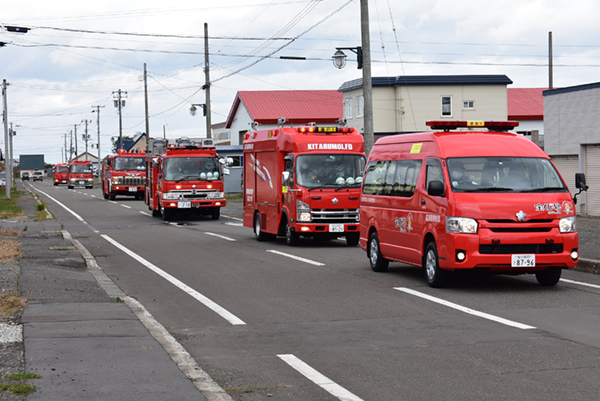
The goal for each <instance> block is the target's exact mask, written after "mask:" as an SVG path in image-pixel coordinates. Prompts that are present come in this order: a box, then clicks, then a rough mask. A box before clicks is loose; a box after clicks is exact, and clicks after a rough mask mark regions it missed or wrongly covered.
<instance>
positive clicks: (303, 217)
mask: <svg viewBox="0 0 600 401" xmlns="http://www.w3.org/2000/svg"><path fill="white" fill-rule="evenodd" d="M296 216H297V221H302V222H309V221H312V214H311V213H310V205H309V204H308V203H305V202H302V201H301V200H297V201H296Z"/></svg>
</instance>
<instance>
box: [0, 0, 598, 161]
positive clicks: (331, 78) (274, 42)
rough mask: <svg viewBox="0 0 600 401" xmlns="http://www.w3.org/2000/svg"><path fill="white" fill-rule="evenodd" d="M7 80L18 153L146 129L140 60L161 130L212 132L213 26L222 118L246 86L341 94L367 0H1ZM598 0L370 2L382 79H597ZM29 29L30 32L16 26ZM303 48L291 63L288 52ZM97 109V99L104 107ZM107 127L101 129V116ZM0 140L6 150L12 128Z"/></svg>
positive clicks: (0, 61) (106, 145)
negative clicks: (194, 109)
mask: <svg viewBox="0 0 600 401" xmlns="http://www.w3.org/2000/svg"><path fill="white" fill-rule="evenodd" d="M3 3H4V4H2V13H1V15H0V42H4V43H5V45H4V46H3V47H0V79H4V80H6V82H7V83H8V86H7V91H6V94H7V96H6V98H7V102H6V107H7V112H8V119H7V123H8V125H9V126H10V125H11V124H12V127H13V130H14V131H15V132H16V133H17V134H16V136H14V138H13V141H14V142H13V149H14V151H13V154H14V156H15V159H18V157H19V155H22V154H44V156H45V161H46V163H59V162H64V159H65V149H67V155H68V151H69V149H70V148H71V146H72V147H73V148H75V143H74V142H73V145H71V140H70V138H72V137H74V135H73V133H74V131H75V130H76V131H77V151H78V153H82V152H84V151H85V150H86V141H85V140H84V138H83V136H84V133H85V130H86V123H85V122H86V121H87V122H88V123H87V132H88V137H89V139H88V141H87V146H88V152H90V153H92V154H94V155H98V149H97V144H98V139H100V155H101V157H104V156H106V155H107V154H109V153H111V152H112V150H111V149H112V140H113V139H114V138H118V136H119V115H118V109H117V108H116V107H114V97H115V96H117V92H118V91H119V90H121V91H122V94H123V95H122V97H123V99H124V100H125V107H124V108H123V109H122V112H121V116H122V123H121V132H122V134H123V135H124V136H135V135H136V134H137V133H140V132H144V131H145V117H144V116H145V104H144V103H145V102H144V79H143V77H144V64H146V69H147V91H148V108H149V116H150V118H149V132H150V136H151V137H156V136H163V135H165V136H166V137H168V138H177V137H181V136H188V137H205V136H206V129H205V127H206V120H205V118H204V117H203V116H202V112H201V110H200V112H199V113H197V114H196V116H191V115H190V113H189V109H190V106H191V105H192V104H201V103H205V91H204V90H203V89H202V86H203V85H204V84H205V74H204V67H205V58H204V53H205V49H204V24H205V23H206V24H208V38H209V40H208V42H209V45H208V49H209V71H210V92H211V93H210V94H211V108H212V113H211V119H212V123H213V124H215V123H219V122H224V121H225V120H226V118H227V116H228V114H229V112H230V109H231V106H232V103H233V100H234V98H235V95H236V93H237V92H238V91H247V90H265V91H266V90H316V89H319V90H324V89H325V90H337V89H338V88H339V87H340V86H341V85H342V84H343V83H344V82H346V81H349V80H353V79H357V78H361V77H362V73H361V71H360V70H358V69H357V68H356V58H355V56H354V54H352V53H351V52H350V51H345V52H346V54H348V55H349V57H348V62H347V65H346V67H345V68H343V69H336V68H335V67H334V66H333V63H332V59H331V56H332V55H333V53H334V52H335V48H336V47H356V46H360V44H361V23H360V21H361V13H360V2H359V0H304V1H303V0H221V1H208V0H195V1H189V0H172V1H170V2H164V1H158V0H144V1H140V0H128V1H115V0H103V1H97V2H89V1H85V2H84V1H73V0H60V1H57V0H29V1H27V2H16V1H10V2H9V1H4V2H3ZM598 15H600V2H598V1H597V0H571V1H569V2H565V1H557V0H494V1H489V0H480V1H472V0H420V1H401V0H369V32H370V37H371V41H370V42H371V58H372V75H373V76H374V77H376V76H398V75H459V74H503V75H506V76H508V77H509V78H510V79H511V80H512V81H513V84H512V85H510V86H509V87H512V88H530V87H548V76H549V69H548V50H549V47H548V36H549V32H552V43H553V47H552V52H553V64H554V69H553V77H554V82H553V83H554V87H566V86H573V85H581V84H587V83H593V82H599V81H600V74H599V73H600V41H599V40H598V38H600V24H598V21H597V16H598ZM7 26H20V27H27V28H30V30H29V31H28V32H27V33H15V32H9V31H7V29H6V27H7ZM282 56H283V57H296V58H298V57H300V58H304V59H303V60H290V59H286V58H281V57H282ZM97 106H99V107H97ZM92 110H95V111H98V110H99V111H100V113H99V116H100V136H99V138H98V124H97V122H98V113H97V112H92ZM0 147H2V150H3V151H4V149H5V143H4V135H3V132H2V134H1V135H0Z"/></svg>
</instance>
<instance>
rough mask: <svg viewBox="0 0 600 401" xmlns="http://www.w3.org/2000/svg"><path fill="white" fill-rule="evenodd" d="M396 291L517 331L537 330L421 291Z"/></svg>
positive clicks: (403, 288) (401, 288) (405, 289)
mask: <svg viewBox="0 0 600 401" xmlns="http://www.w3.org/2000/svg"><path fill="white" fill-rule="evenodd" d="M394 289H395V290H398V291H402V292H405V293H407V294H411V295H415V296H417V297H421V298H424V299H427V300H429V301H432V302H436V303H438V304H441V305H444V306H447V307H449V308H453V309H456V310H459V311H461V312H464V313H468V314H470V315H474V316H479V317H482V318H484V319H488V320H493V321H494V322H497V323H502V324H505V325H507V326H511V327H516V328H517V329H522V330H530V329H535V328H536V327H534V326H529V325H527V324H523V323H519V322H513V321H512V320H508V319H504V318H501V317H499V316H494V315H490V314H489V313H484V312H480V311H477V310H475V309H471V308H467V307H465V306H461V305H459V304H455V303H453V302H449V301H446V300H443V299H441V298H437V297H433V296H431V295H427V294H424V293H422V292H419V291H415V290H411V289H410V288H405V287H394Z"/></svg>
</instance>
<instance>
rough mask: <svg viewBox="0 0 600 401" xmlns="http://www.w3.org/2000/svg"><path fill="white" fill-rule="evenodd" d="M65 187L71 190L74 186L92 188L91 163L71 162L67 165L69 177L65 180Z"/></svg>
mask: <svg viewBox="0 0 600 401" xmlns="http://www.w3.org/2000/svg"><path fill="white" fill-rule="evenodd" d="M67 186H68V187H69V189H73V188H74V187H75V186H78V187H85V188H89V189H91V188H93V187H94V167H93V166H92V162H91V161H89V160H86V161H77V160H75V161H72V162H71V164H69V175H68V178H67Z"/></svg>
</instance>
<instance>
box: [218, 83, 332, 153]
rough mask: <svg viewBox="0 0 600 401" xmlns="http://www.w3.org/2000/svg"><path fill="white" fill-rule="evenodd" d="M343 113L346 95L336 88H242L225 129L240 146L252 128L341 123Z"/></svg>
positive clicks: (233, 142) (233, 141) (232, 140)
mask: <svg viewBox="0 0 600 401" xmlns="http://www.w3.org/2000/svg"><path fill="white" fill-rule="evenodd" d="M343 116H344V110H343V94H342V93H340V92H338V91H336V90H286V91H239V92H238V93H237V95H236V96H235V99H234V101H233V105H232V106H231V110H230V111H229V115H228V116H227V120H226V122H225V128H226V129H228V130H229V132H230V136H231V145H241V144H242V143H243V141H244V139H243V138H244V134H245V133H246V132H248V131H251V130H253V129H268V128H274V127H277V126H279V125H282V123H283V124H285V125H286V126H287V125H293V126H298V125H306V124H309V123H315V124H316V125H331V124H338V123H339V120H340V119H341V118H343ZM281 119H284V120H281Z"/></svg>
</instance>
